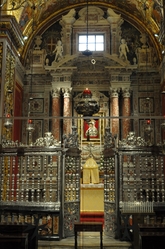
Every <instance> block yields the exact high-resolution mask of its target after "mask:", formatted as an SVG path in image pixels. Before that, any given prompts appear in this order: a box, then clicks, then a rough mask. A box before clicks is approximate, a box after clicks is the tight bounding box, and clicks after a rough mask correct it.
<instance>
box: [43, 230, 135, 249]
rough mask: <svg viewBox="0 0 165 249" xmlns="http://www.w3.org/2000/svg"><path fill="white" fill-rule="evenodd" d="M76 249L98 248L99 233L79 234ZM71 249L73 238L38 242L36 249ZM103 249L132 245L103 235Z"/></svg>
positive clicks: (125, 247) (122, 247)
mask: <svg viewBox="0 0 165 249" xmlns="http://www.w3.org/2000/svg"><path fill="white" fill-rule="evenodd" d="M77 244H78V249H82V248H86V249H87V248H89V249H99V248H100V233H99V232H81V233H79V235H78V238H77ZM46 248H47V249H60V248H63V249H73V248H74V236H73V237H69V238H66V239H62V240H60V241H39V243H38V249H46ZM103 248H105V249H130V248H132V245H131V243H130V242H126V241H119V240H115V239H113V238H110V237H108V236H105V235H103Z"/></svg>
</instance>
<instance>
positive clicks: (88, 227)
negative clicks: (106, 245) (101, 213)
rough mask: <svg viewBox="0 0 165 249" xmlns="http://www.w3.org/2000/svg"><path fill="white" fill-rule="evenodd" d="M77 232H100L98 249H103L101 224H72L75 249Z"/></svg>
mask: <svg viewBox="0 0 165 249" xmlns="http://www.w3.org/2000/svg"><path fill="white" fill-rule="evenodd" d="M77 232H100V249H103V223H102V222H76V223H75V224H74V234H75V249H77Z"/></svg>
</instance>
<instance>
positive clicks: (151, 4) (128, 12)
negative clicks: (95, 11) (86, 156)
mask: <svg viewBox="0 0 165 249" xmlns="http://www.w3.org/2000/svg"><path fill="white" fill-rule="evenodd" d="M13 3H14V5H12V4H13ZM86 4H87V0H19V1H18V0H17V1H12V0H1V1H0V8H1V9H0V10H1V14H2V15H3V14H11V15H14V16H15V17H16V19H17V22H18V23H19V28H20V31H21V32H22V34H23V36H24V37H25V36H26V37H27V38H28V39H27V41H26V42H25V44H24V54H26V52H25V51H27V50H28V47H29V46H30V44H31V41H32V40H33V37H34V36H35V35H37V34H39V35H41V34H43V33H44V32H45V31H46V30H47V29H48V28H49V27H51V26H52V24H53V23H55V22H57V21H59V20H60V19H61V17H62V15H65V14H66V13H68V12H69V10H70V9H72V8H73V9H75V10H76V12H77V13H78V11H79V10H80V9H81V8H82V7H85V6H86ZM88 4H89V5H90V6H92V5H93V6H98V7H100V8H102V9H103V10H104V12H105V13H106V12H107V9H108V8H112V9H113V10H114V11H115V12H116V13H118V14H121V16H122V17H123V19H125V20H126V21H127V22H129V23H131V24H132V25H133V26H134V27H136V28H137V29H139V30H140V32H146V33H148V34H149V36H150V37H153V38H152V40H153V43H155V44H156V43H158V45H155V46H157V49H158V50H161V49H162V48H161V46H162V41H156V40H155V38H154V34H159V33H161V32H162V29H163V30H164V18H163V13H164V7H163V6H164V5H165V0H102V1H100V0H88ZM163 33H164V32H163ZM163 39H164V34H163ZM163 39H162V40H163ZM164 43H165V42H164ZM158 47H160V48H158Z"/></svg>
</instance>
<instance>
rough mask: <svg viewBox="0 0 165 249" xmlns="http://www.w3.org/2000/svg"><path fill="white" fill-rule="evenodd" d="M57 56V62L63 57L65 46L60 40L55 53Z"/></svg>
mask: <svg viewBox="0 0 165 249" xmlns="http://www.w3.org/2000/svg"><path fill="white" fill-rule="evenodd" d="M53 54H55V61H57V62H58V61H59V60H60V59H61V58H62V57H63V55H62V54H63V45H62V42H61V40H58V42H57V45H56V48H55V50H54V51H53Z"/></svg>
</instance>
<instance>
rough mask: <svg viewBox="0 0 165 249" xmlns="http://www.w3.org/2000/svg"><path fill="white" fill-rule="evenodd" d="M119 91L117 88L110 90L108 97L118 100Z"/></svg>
mask: <svg viewBox="0 0 165 249" xmlns="http://www.w3.org/2000/svg"><path fill="white" fill-rule="evenodd" d="M119 91H120V90H119V89H118V88H111V89H110V96H111V98H118V97H119Z"/></svg>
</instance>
